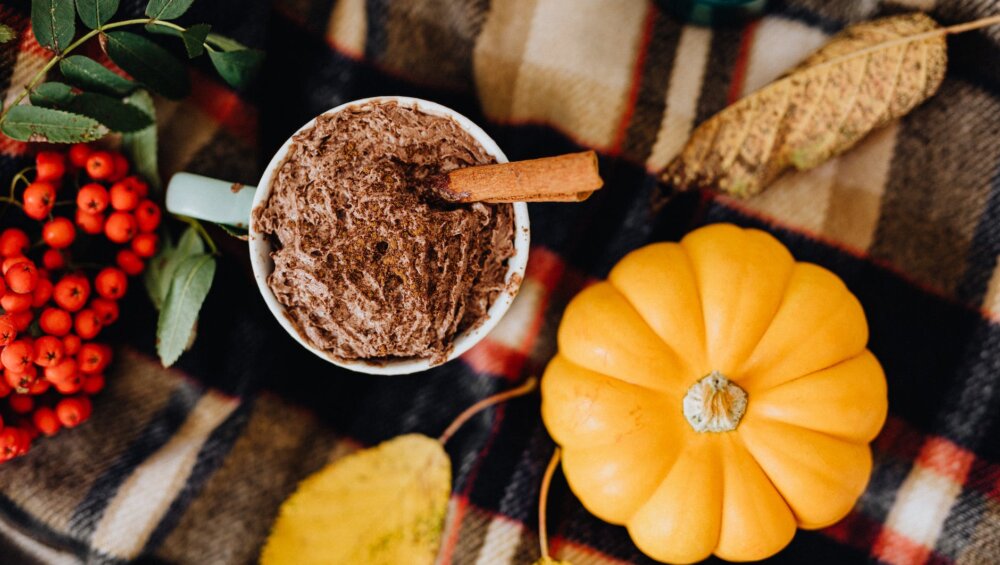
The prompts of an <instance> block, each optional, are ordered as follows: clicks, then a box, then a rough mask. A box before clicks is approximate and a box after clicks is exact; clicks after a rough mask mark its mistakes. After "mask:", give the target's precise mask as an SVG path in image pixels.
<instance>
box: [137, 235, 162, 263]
mask: <svg viewBox="0 0 1000 565" xmlns="http://www.w3.org/2000/svg"><path fill="white" fill-rule="evenodd" d="M159 242H160V236H158V235H156V234H155V233H140V234H138V235H136V236H135V238H133V239H132V251H135V254H136V255H138V256H139V257H143V258H146V259H148V258H150V257H152V256H153V255H156V249H157V245H158V244H159Z"/></svg>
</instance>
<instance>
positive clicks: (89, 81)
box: [59, 55, 136, 96]
mask: <svg viewBox="0 0 1000 565" xmlns="http://www.w3.org/2000/svg"><path fill="white" fill-rule="evenodd" d="M59 71H60V72H61V73H62V74H63V76H64V77H66V80H67V81H69V82H70V84H72V85H74V86H78V87H80V88H81V89H86V90H96V91H98V92H103V93H105V94H114V95H118V96H124V95H126V94H128V93H129V92H132V91H133V90H135V86H136V85H135V83H134V82H132V81H130V80H129V79H127V78H125V77H122V76H119V75H117V74H115V73H114V71H112V70H111V69H109V68H107V67H105V66H104V65H102V64H100V63H98V62H97V61H95V60H93V59H91V58H89V57H84V56H83V55H71V56H69V57H66V58H65V59H63V60H62V61H60V62H59Z"/></svg>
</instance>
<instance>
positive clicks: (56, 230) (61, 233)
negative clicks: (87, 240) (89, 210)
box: [42, 218, 76, 249]
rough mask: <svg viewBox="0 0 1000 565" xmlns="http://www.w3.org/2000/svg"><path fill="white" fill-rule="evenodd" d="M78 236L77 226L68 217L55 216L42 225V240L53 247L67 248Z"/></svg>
mask: <svg viewBox="0 0 1000 565" xmlns="http://www.w3.org/2000/svg"><path fill="white" fill-rule="evenodd" d="M75 238H76V228H74V227H73V222H71V221H69V220H68V219H67V218H55V219H54V220H52V221H50V222H48V223H46V224H45V225H44V226H43V227H42V240H43V241H45V243H46V244H48V246H49V247H51V248H53V249H65V248H66V247H69V246H70V244H72V243H73V239H75Z"/></svg>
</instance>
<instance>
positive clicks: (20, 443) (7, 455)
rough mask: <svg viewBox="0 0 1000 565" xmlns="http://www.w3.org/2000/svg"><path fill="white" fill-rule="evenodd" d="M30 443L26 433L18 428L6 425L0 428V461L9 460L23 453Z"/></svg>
mask: <svg viewBox="0 0 1000 565" xmlns="http://www.w3.org/2000/svg"><path fill="white" fill-rule="evenodd" d="M30 445H31V441H30V439H28V436H27V434H25V433H24V432H23V431H21V430H20V429H18V428H15V427H12V426H7V427H6V428H4V429H3V430H0V461H9V460H11V459H13V458H15V457H17V456H18V455H21V454H23V453H25V452H26V451H27V450H28V446H30Z"/></svg>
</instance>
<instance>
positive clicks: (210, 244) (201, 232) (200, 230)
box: [175, 214, 219, 255]
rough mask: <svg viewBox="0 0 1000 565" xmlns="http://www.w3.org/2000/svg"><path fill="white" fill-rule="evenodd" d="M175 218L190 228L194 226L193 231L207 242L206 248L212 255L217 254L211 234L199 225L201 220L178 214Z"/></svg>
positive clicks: (217, 250) (217, 249)
mask: <svg viewBox="0 0 1000 565" xmlns="http://www.w3.org/2000/svg"><path fill="white" fill-rule="evenodd" d="M175 215H176V214H175ZM177 218H178V219H179V220H181V221H182V222H184V223H186V224H187V225H189V226H191V227H192V228H194V231H196V232H198V235H200V236H201V238H202V239H203V240H205V243H207V244H208V248H209V249H211V250H212V255H218V254H219V248H218V247H217V246H216V245H215V241H214V240H213V239H212V236H210V235H209V234H208V231H207V230H206V229H205V226H203V225H201V222H199V221H198V220H196V219H194V218H191V217H188V216H179V215H178V216H177Z"/></svg>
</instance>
